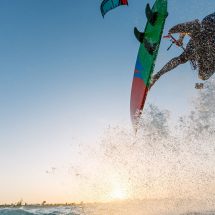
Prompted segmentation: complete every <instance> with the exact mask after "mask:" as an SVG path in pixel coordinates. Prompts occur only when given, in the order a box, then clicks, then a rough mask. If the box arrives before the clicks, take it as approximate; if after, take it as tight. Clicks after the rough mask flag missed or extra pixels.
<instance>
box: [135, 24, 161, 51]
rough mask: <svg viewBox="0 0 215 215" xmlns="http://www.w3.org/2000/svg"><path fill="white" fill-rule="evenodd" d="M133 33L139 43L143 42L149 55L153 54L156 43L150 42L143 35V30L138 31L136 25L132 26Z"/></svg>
mask: <svg viewBox="0 0 215 215" xmlns="http://www.w3.org/2000/svg"><path fill="white" fill-rule="evenodd" d="M134 35H135V37H136V38H137V40H138V41H139V42H140V43H143V44H144V46H145V48H146V50H147V51H148V53H149V54H150V55H153V54H154V51H155V50H156V48H157V43H150V42H149V41H148V40H147V39H146V38H145V37H144V36H145V33H144V32H140V31H139V30H138V29H137V28H136V27H135V28H134Z"/></svg>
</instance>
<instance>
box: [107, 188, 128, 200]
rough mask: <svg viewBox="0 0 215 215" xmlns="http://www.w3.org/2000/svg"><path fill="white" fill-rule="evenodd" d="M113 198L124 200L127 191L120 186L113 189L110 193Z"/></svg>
mask: <svg viewBox="0 0 215 215" xmlns="http://www.w3.org/2000/svg"><path fill="white" fill-rule="evenodd" d="M110 197H111V199H113V200H124V199H126V198H127V197H128V195H127V192H126V191H125V190H123V189H121V188H120V187H118V188H116V189H114V190H113V191H112V193H111V195H110Z"/></svg>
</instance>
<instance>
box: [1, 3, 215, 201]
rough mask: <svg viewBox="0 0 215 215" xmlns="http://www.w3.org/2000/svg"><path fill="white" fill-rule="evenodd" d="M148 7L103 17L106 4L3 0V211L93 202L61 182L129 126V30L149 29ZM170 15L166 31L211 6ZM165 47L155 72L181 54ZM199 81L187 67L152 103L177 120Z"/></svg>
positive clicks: (132, 47)
mask: <svg viewBox="0 0 215 215" xmlns="http://www.w3.org/2000/svg"><path fill="white" fill-rule="evenodd" d="M147 2H149V3H150V4H151V5H152V4H153V0H150V1H145V0H130V1H129V6H128V7H126V6H123V7H119V8H117V9H115V10H114V11H111V12H110V13H108V14H107V15H106V16H105V18H104V19H103V18H102V16H101V13H100V9H99V7H100V3H101V1H100V0H90V1H82V0H78V1H75V0H32V1H29V0H1V2H0V26H1V28H0V32H1V33H0V50H1V51H0V99H1V106H0V122H1V123H0V148H1V150H0V163H1V165H0V203H10V202H16V201H18V200H20V199H21V198H23V200H24V201H27V202H42V201H43V200H47V201H50V202H65V201H79V200H85V199H88V196H85V194H86V193H85V192H84V191H83V190H82V191H81V190H80V189H81V186H82V184H81V183H80V180H81V179H80V178H78V179H74V180H71V181H70V180H69V179H65V178H66V177H67V176H66V174H65V172H64V169H68V168H69V166H70V163H71V162H74V163H76V164H79V163H80V162H82V163H83V161H80V160H79V156H78V155H77V152H78V150H79V145H80V144H84V145H85V146H90V147H92V146H95V147H96V144H97V141H98V140H99V138H100V136H101V135H102V133H103V132H104V129H105V128H106V127H108V126H109V125H120V124H123V125H125V124H126V125H128V126H131V125H130V124H131V123H130V113H129V103H130V90H131V84H132V78H133V71H134V66H135V62H136V56H137V52H138V48H139V44H138V42H137V41H136V39H135V37H134V35H133V28H134V27H135V26H136V27H138V28H139V29H140V30H143V29H144V26H145V23H146V17H145V14H144V8H145V5H146V3H147ZM168 8H169V9H168V10H169V16H168V18H167V21H166V25H165V29H164V33H167V32H168V29H169V28H170V27H171V26H173V25H175V24H177V23H181V22H185V21H190V20H193V19H196V18H198V19H202V18H204V16H206V15H208V14H210V13H212V12H214V8H215V2H214V1H212V0H204V1H203V0H180V1H179V0H169V6H168ZM169 45H170V42H169V41H168V40H165V39H163V40H162V42H161V47H160V50H159V54H158V58H157V61H156V66H155V72H156V71H158V70H159V69H160V68H161V67H162V66H163V65H164V64H165V63H166V62H167V61H168V60H169V59H171V58H172V57H174V56H177V55H179V54H180V53H181V50H180V49H178V48H176V47H174V46H173V47H172V48H171V50H170V51H166V49H167V48H168V46H169ZM196 82H198V79H197V74H196V72H195V71H192V70H191V68H190V65H189V63H188V64H186V65H182V66H180V67H178V68H177V69H175V70H174V71H172V72H170V73H169V74H168V75H166V76H164V77H162V78H161V79H160V80H159V82H158V83H156V85H155V86H154V88H153V89H152V90H151V92H150V93H149V94H148V98H147V103H154V104H155V105H157V106H159V107H160V108H162V109H169V110H172V112H173V118H174V117H177V116H179V115H181V114H183V113H186V112H187V111H188V110H189V102H190V98H191V97H192V96H193V95H195V93H196V90H195V89H194V85H195V83H196ZM85 150H87V147H86V149H85ZM85 162H88V161H87V160H85ZM91 166H92V168H94V163H93V162H92V164H91ZM95 166H96V164H95ZM56 167H57V169H60V170H59V172H58V173H56V174H55V171H56V169H55V168H56ZM95 183H96V182H95ZM68 184H70V185H69V186H68ZM88 195H89V194H88ZM94 199H95V200H97V197H95V198H94Z"/></svg>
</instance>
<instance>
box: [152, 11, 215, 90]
mask: <svg viewBox="0 0 215 215" xmlns="http://www.w3.org/2000/svg"><path fill="white" fill-rule="evenodd" d="M174 33H179V34H180V36H179V39H178V40H177V41H176V43H177V45H179V46H182V45H183V39H184V36H185V35H186V34H187V35H189V36H190V40H189V42H188V44H187V46H186V48H185V49H184V51H183V53H182V54H181V55H180V56H178V57H175V58H173V59H172V60H170V61H169V62H168V63H167V64H166V65H165V66H164V67H163V68H162V69H161V70H160V71H159V72H158V73H157V74H155V75H154V76H152V79H151V84H150V88H151V87H152V86H153V85H154V83H155V82H156V81H157V80H158V79H159V78H160V77H161V76H162V75H163V74H165V73H167V72H169V71H170V70H172V69H174V68H175V67H177V66H178V65H180V64H184V63H186V62H187V61H191V62H192V63H196V65H197V68H198V76H199V78H200V79H201V80H207V79H209V78H210V77H211V76H212V75H213V74H214V72H215V13H213V14H210V15H208V16H206V17H205V18H204V19H203V20H202V22H200V21H199V20H198V19H196V20H194V21H191V22H186V23H181V24H178V25H176V26H174V27H172V28H171V29H170V30H169V34H170V35H171V34H174ZM202 87H203V84H202V83H201V84H198V83H197V84H196V88H202Z"/></svg>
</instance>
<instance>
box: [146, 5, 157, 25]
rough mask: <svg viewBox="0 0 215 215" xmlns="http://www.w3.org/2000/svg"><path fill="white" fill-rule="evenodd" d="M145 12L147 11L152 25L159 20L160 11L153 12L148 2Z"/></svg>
mask: <svg viewBox="0 0 215 215" xmlns="http://www.w3.org/2000/svg"><path fill="white" fill-rule="evenodd" d="M145 13H146V17H147V20H148V21H149V23H150V24H151V25H154V24H155V22H156V20H157V17H158V12H152V9H151V7H150V5H149V3H147V5H146V9H145Z"/></svg>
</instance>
